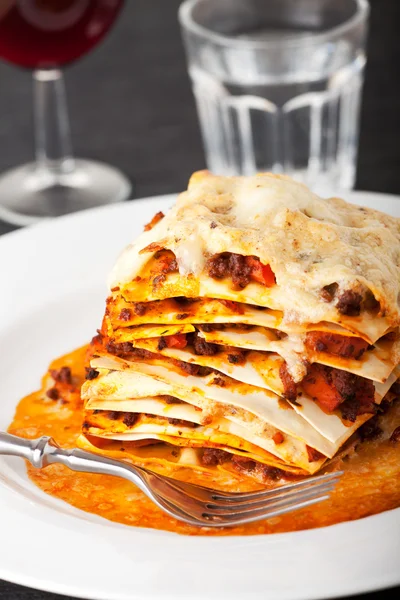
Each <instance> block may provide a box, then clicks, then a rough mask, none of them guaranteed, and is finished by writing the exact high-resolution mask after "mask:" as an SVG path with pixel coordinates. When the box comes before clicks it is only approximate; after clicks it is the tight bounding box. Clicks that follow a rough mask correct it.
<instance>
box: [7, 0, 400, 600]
mask: <svg viewBox="0 0 400 600" xmlns="http://www.w3.org/2000/svg"><path fill="white" fill-rule="evenodd" d="M179 4H180V1H179V0H128V1H127V2H126V6H125V9H124V12H123V14H122V15H121V18H120V19H119V21H118V22H117V24H116V26H115V28H114V29H113V31H112V33H111V34H110V35H109V36H108V38H107V39H106V40H105V41H104V43H103V44H102V45H100V46H99V47H98V48H97V49H95V51H94V52H93V53H91V54H89V55H88V56H87V57H85V58H83V59H82V60H81V61H80V62H78V63H77V64H76V65H74V66H72V67H71V68H70V69H68V70H67V72H66V82H67V90H68V99H69V108H70V117H71V124H72V137H73V144H74V150H75V154H76V155H79V156H82V157H88V158H93V159H97V160H102V161H105V162H108V163H111V164H114V165H116V166H118V167H119V168H120V169H122V170H123V171H124V172H125V173H126V174H127V175H128V176H129V177H130V179H131V180H132V182H133V183H134V186H135V196H136V197H143V196H150V195H154V194H165V193H170V192H176V191H179V190H182V189H184V188H185V187H186V183H187V180H188V177H189V176H190V174H191V173H192V172H193V171H195V170H197V169H200V168H203V167H204V166H205V162H204V155H203V150H202V146H201V139H200V134H199V129H198V124H197V119H196V110H195V106H194V102H193V98H192V94H191V90H190V85H189V81H188V78H187V74H186V66H185V61H184V54H183V48H182V45H181V40H180V34H179V27H178V23H177V19H176V12H177V9H178V6H179ZM371 5H372V18H371V34H370V41H369V63H368V68H367V76H366V85H365V95H364V103H363V111H362V124H361V140H360V154H359V167H358V178H357V188H358V189H362V190H373V191H380V192H389V193H393V194H400V143H399V140H400V110H399V104H400V77H399V65H400V36H399V25H400V0H371ZM0 84H1V86H0V90H1V91H0V143H1V148H2V152H0V172H1V171H3V170H5V169H7V168H10V167H13V166H15V165H18V164H21V163H23V162H27V161H29V160H31V159H32V124H31V118H32V115H31V106H32V105H31V82H30V76H29V73H27V72H24V71H22V70H21V71H20V70H18V69H16V68H13V67H11V66H8V65H5V64H0ZM12 229H13V227H12V226H9V225H7V224H5V223H2V222H0V234H1V233H6V232H8V231H11V230H12ZM3 541H4V540H3ZM59 543H62V540H60V541H59ZM349 560H351V557H349ZM338 577H340V573H339V574H338ZM393 592H394V593H395V595H397V597H399V594H400V587H398V588H396V590H391V591H389V590H388V591H386V592H377V593H374V594H368V595H365V596H362V597H363V598H368V599H371V600H375V599H378V598H379V599H380V600H388V599H389V598H390V593H393ZM57 598H59V599H60V600H61V599H62V598H66V597H64V596H58V595H55V594H49V593H45V592H40V591H35V590H31V589H28V588H23V587H20V586H17V585H14V584H11V583H8V582H0V600H28V599H29V600H56V599H57ZM359 598H361V596H360V597H359Z"/></svg>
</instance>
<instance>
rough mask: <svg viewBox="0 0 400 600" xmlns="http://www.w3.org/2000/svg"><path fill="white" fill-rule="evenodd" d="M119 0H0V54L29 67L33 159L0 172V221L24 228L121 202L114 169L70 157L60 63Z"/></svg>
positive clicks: (102, 29)
mask: <svg viewBox="0 0 400 600" xmlns="http://www.w3.org/2000/svg"><path fill="white" fill-rule="evenodd" d="M122 5H123V0H1V2H0V58H2V59H4V60H6V61H8V62H11V63H13V64H16V65H18V66H20V67H24V68H28V69H32V70H33V84H34V86H33V97H34V127H35V148H36V151H35V154H36V156H35V161H34V162H32V163H29V164H26V165H23V166H20V167H17V168H14V169H11V170H9V171H6V172H5V173H3V174H0V218H1V219H3V220H5V221H8V222H9V223H13V224H15V225H29V224H31V223H34V222H36V221H38V220H40V219H43V218H46V217H55V216H59V215H62V214H66V213H70V212H75V211H78V210H82V209H85V208H91V207H94V206H101V205H103V204H108V203H110V202H118V201H121V200H126V199H127V198H128V197H129V193H130V190H131V185H130V183H129V180H128V179H127V178H126V177H125V175H123V174H122V173H121V172H120V171H119V170H117V169H115V168H113V167H111V166H109V165H106V164H104V163H100V162H95V161H89V160H82V159H75V158H74V157H73V155H72V150H71V141H70V132H69V122H68V113H67V106H66V99H65V90H64V81H63V75H62V71H61V70H60V67H61V66H64V65H68V64H70V63H72V62H73V61H75V60H77V59H78V58H79V57H80V56H82V55H83V54H85V53H86V52H89V51H90V50H91V49H92V48H93V47H94V46H95V45H96V44H98V43H99V42H100V41H101V40H102V39H103V37H104V36H105V35H106V34H107V32H108V31H109V29H110V27H111V26H112V25H113V23H114V21H115V19H116V17H117V15H118V13H119V12H120V9H121V8H122Z"/></svg>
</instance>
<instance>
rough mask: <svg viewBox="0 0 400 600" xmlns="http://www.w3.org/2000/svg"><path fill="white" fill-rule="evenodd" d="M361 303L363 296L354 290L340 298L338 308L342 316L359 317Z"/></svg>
mask: <svg viewBox="0 0 400 600" xmlns="http://www.w3.org/2000/svg"><path fill="white" fill-rule="evenodd" d="M361 302H362V296H361V294H359V293H358V292H354V291H353V290H346V291H345V292H343V293H342V294H341V295H340V296H339V299H338V301H337V304H336V308H337V309H338V311H339V312H340V313H341V314H342V315H347V316H349V317H358V315H359V314H360V312H361Z"/></svg>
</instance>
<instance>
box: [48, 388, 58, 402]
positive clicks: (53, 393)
mask: <svg viewBox="0 0 400 600" xmlns="http://www.w3.org/2000/svg"><path fill="white" fill-rule="evenodd" d="M46 396H47V397H48V398H50V400H58V399H59V397H60V392H59V391H58V389H57V388H55V387H53V388H50V389H49V390H47V392H46Z"/></svg>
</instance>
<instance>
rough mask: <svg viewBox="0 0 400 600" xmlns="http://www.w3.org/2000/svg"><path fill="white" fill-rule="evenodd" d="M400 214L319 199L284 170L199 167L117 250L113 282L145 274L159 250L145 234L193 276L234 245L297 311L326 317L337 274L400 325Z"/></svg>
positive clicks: (342, 286)
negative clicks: (326, 294)
mask: <svg viewBox="0 0 400 600" xmlns="http://www.w3.org/2000/svg"><path fill="white" fill-rule="evenodd" d="M399 223H400V221H399V219H396V218H394V217H390V216H388V215H385V214H383V213H380V212H379V211H376V210H372V209H368V208H363V207H359V206H355V205H352V204H349V203H347V202H345V201H343V200H340V199H337V198H331V199H330V200H323V199H321V198H319V197H318V196H316V195H314V194H312V193H311V192H310V191H309V190H308V189H307V188H306V187H305V186H303V185H302V184H300V183H297V182H295V181H293V180H291V179H290V178H288V177H285V176H276V175H271V174H268V173H267V174H261V175H257V176H254V177H216V176H213V175H211V174H210V173H207V172H200V173H196V174H194V175H193V177H192V179H191V181H190V183H189V188H188V190H187V192H184V193H183V194H181V196H180V197H179V199H178V201H177V203H176V206H175V207H174V208H173V209H172V210H171V211H170V212H169V213H168V215H167V216H166V217H165V218H164V219H162V221H160V222H159V223H158V224H157V225H156V226H155V227H154V228H153V229H152V230H151V231H147V232H145V233H144V234H142V235H141V236H139V238H138V239H137V241H136V242H135V243H134V244H132V245H131V246H130V247H129V248H127V250H126V251H125V252H124V253H123V254H122V255H121V257H120V259H119V260H118V262H117V264H116V266H115V268H114V270H113V272H112V274H111V276H110V280H109V283H110V287H111V288H114V287H116V286H120V287H123V286H124V285H126V284H129V282H131V281H132V280H133V279H134V278H135V277H136V276H138V275H140V272H141V270H142V269H143V267H144V266H145V264H146V262H147V261H148V260H149V259H150V258H151V256H152V255H153V254H154V251H153V252H143V253H141V254H140V251H142V250H144V249H145V248H146V246H148V245H149V244H153V243H156V244H157V245H158V247H162V248H168V249H169V250H171V251H172V252H174V253H175V255H176V256H177V257H178V263H179V268H180V272H181V274H182V275H187V274H193V276H194V277H195V278H198V277H199V276H201V274H202V270H203V268H204V265H205V261H206V260H207V257H208V256H210V255H214V254H219V253H222V252H233V253H237V254H242V255H245V256H257V257H259V258H260V260H261V261H262V262H263V263H264V264H270V265H271V268H272V270H273V272H274V274H275V277H276V282H277V285H276V286H274V288H276V289H274V288H271V289H272V290H274V291H273V292H271V294H272V295H273V296H274V297H275V300H274V305H273V306H272V307H273V308H275V307H277V306H276V305H278V304H279V305H280V306H279V308H280V309H281V310H284V311H285V310H288V311H294V312H295V313H296V317H295V318H296V320H297V321H302V322H305V323H309V322H316V321H320V320H330V319H329V318H326V317H325V316H324V315H325V314H326V315H329V313H332V306H331V304H330V303H324V302H321V298H320V291H321V289H322V288H323V287H324V286H327V285H330V284H332V283H337V284H338V285H339V291H345V290H354V291H362V290H363V289H366V288H367V289H369V290H371V292H372V294H373V295H374V296H375V298H376V299H377V300H378V301H379V302H380V306H381V314H382V315H384V316H385V319H386V322H387V324H388V326H389V325H390V326H397V325H398V324H399V323H400V309H399V304H398V298H399V293H400V243H399V242H400V227H399ZM250 287H251V286H248V288H249V290H250ZM243 292H244V294H243V295H244V297H246V289H245V290H244V291H243ZM257 294H258V295H259V292H257ZM208 295H210V294H208ZM267 296H268V294H267ZM267 296H266V302H268V297H267ZM164 297H165V296H164ZM245 301H247V302H248V301H249V300H245ZM250 302H251V300H250ZM265 305H266V306H268V304H265Z"/></svg>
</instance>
